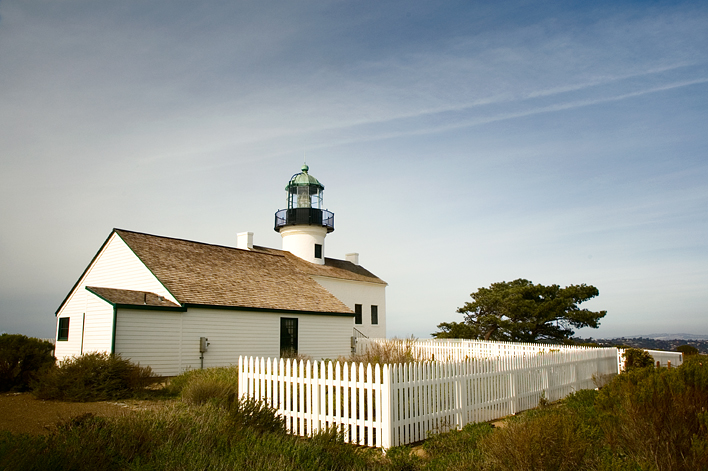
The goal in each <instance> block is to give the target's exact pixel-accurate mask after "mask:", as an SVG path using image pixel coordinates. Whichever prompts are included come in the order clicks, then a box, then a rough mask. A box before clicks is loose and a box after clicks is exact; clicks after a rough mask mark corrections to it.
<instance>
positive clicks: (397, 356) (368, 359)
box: [340, 338, 430, 365]
mask: <svg viewBox="0 0 708 471" xmlns="http://www.w3.org/2000/svg"><path fill="white" fill-rule="evenodd" d="M342 360H343V361H351V362H357V363H364V364H368V363H370V364H379V365H383V364H389V365H390V364H398V363H412V362H415V361H427V360H430V358H427V357H426V356H425V355H424V354H423V353H421V352H420V351H419V350H418V349H417V348H416V339H414V338H410V339H398V338H393V339H388V340H386V341H381V342H372V343H370V344H368V346H367V349H366V350H365V351H364V352H363V353H354V354H352V355H351V356H350V357H349V358H348V359H346V360H344V359H340V361H342Z"/></svg>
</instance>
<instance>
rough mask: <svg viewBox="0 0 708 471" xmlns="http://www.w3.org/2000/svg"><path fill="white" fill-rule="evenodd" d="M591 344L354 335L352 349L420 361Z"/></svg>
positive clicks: (573, 348) (569, 348) (518, 353)
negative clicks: (393, 353) (393, 352)
mask: <svg viewBox="0 0 708 471" xmlns="http://www.w3.org/2000/svg"><path fill="white" fill-rule="evenodd" d="M591 348H593V347H580V346H575V345H551V344H545V343H524V342H497V341H487V340H469V339H381V338H357V339H356V353H357V354H358V355H363V354H365V353H366V352H367V351H372V352H376V351H382V350H383V351H391V350H397V351H399V352H401V353H404V352H408V353H409V354H410V356H411V357H412V358H415V359H418V360H422V361H446V362H450V361H464V360H467V359H471V358H477V359H479V358H497V357H502V356H525V355H536V354H538V353H541V352H554V351H579V350H588V349H591Z"/></svg>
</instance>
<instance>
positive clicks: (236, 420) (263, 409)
mask: <svg viewBox="0 0 708 471" xmlns="http://www.w3.org/2000/svg"><path fill="white" fill-rule="evenodd" d="M229 418H230V422H231V423H232V424H233V425H235V426H237V427H247V428H250V429H251V430H254V431H256V432H259V433H263V432H270V433H273V432H285V420H283V418H282V417H280V416H279V415H278V412H277V410H276V409H274V408H273V407H270V406H269V405H268V404H266V403H265V402H262V401H256V400H255V399H251V398H241V399H239V400H238V401H234V402H233V403H232V404H230V407H229Z"/></svg>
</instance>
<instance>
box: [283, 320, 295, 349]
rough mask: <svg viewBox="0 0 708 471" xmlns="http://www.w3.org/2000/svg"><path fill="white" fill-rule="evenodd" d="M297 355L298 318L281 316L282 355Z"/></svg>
mask: <svg viewBox="0 0 708 471" xmlns="http://www.w3.org/2000/svg"><path fill="white" fill-rule="evenodd" d="M295 355H297V318H293V317H281V318H280V356H281V357H292V356H295Z"/></svg>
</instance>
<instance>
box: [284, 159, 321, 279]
mask: <svg viewBox="0 0 708 471" xmlns="http://www.w3.org/2000/svg"><path fill="white" fill-rule="evenodd" d="M301 170H302V171H301V172H300V173H296V174H295V175H293V176H292V177H291V178H290V181H289V182H288V184H287V186H286V187H285V191H286V193H287V204H288V206H287V209H281V210H279V211H278V212H276V213H275V231H276V232H279V233H280V236H281V237H282V239H283V250H287V251H288V252H290V253H292V254H293V255H297V256H298V257H300V258H302V259H303V260H307V261H308V262H311V263H316V264H319V265H324V263H325V262H324V239H325V236H326V235H327V234H328V233H330V232H332V231H334V213H332V212H331V211H327V210H326V209H322V193H323V192H324V185H323V184H322V183H320V182H319V181H317V179H316V178H315V177H313V176H312V175H310V174H309V173H308V171H309V170H310V168H309V167H308V166H307V164H304V165H303V166H302V169H301Z"/></svg>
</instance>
